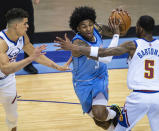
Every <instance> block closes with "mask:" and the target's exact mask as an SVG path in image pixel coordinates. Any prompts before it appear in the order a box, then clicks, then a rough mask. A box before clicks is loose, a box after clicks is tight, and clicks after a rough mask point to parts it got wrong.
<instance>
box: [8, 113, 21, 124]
mask: <svg viewBox="0 0 159 131" xmlns="http://www.w3.org/2000/svg"><path fill="white" fill-rule="evenodd" d="M17 119H18V113H17V112H16V113H8V114H7V120H8V121H9V122H17Z"/></svg>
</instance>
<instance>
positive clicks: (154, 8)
mask: <svg viewBox="0 0 159 131" xmlns="http://www.w3.org/2000/svg"><path fill="white" fill-rule="evenodd" d="M158 5H159V0H40V3H39V4H38V5H34V14H35V32H50V31H67V30H70V28H69V26H68V25H69V24H68V21H69V17H70V15H71V13H72V11H73V9H74V8H75V7H78V6H91V7H93V8H94V9H95V10H96V14H97V22H98V23H103V24H107V19H108V17H109V15H110V13H111V11H112V9H114V8H117V7H122V8H124V9H126V10H127V11H128V12H129V14H130V16H131V18H132V26H135V24H136V21H137V19H138V18H139V17H140V16H141V15H151V16H152V17H154V19H155V21H156V25H158V24H159V16H158V12H159V7H158Z"/></svg>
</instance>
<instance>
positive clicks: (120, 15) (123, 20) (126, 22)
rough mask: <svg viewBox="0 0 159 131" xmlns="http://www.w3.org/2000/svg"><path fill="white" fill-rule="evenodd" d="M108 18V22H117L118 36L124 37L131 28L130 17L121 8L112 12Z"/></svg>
mask: <svg viewBox="0 0 159 131" xmlns="http://www.w3.org/2000/svg"><path fill="white" fill-rule="evenodd" d="M110 18H111V19H110V20H109V21H112V22H113V21H114V19H118V20H119V22H120V24H119V30H120V35H122V36H124V35H125V34H126V33H127V31H128V30H129V28H130V26H131V17H130V16H129V14H128V12H127V11H126V10H124V9H122V8H116V9H114V10H113V11H112V13H111V15H110ZM111 28H112V27H111Z"/></svg>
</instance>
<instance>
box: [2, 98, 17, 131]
mask: <svg viewBox="0 0 159 131" xmlns="http://www.w3.org/2000/svg"><path fill="white" fill-rule="evenodd" d="M15 97H16V96H14V97H13V96H5V103H3V107H4V110H5V112H6V123H7V125H8V128H9V129H10V131H16V126H17V118H18V113H17V100H16V99H15Z"/></svg>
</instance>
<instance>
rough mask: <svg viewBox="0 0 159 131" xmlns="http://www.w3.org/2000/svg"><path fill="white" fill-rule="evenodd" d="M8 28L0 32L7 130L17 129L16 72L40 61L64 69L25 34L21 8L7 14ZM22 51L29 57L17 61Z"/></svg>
mask: <svg viewBox="0 0 159 131" xmlns="http://www.w3.org/2000/svg"><path fill="white" fill-rule="evenodd" d="M6 19H7V29H6V30H3V31H1V32H0V102H1V103H2V104H3V107H4V109H5V112H6V122H7V125H8V127H9V130H10V131H16V130H17V127H16V126H17V117H18V116H17V100H16V81H15V74H14V73H15V72H16V71H18V70H20V69H22V68H24V67H25V66H26V65H28V64H30V63H31V62H32V61H36V62H39V63H41V64H43V65H46V66H48V67H51V68H55V69H58V70H67V69H68V68H67V66H64V67H62V66H59V65H57V64H56V63H54V62H53V61H51V60H50V59H48V58H47V57H45V56H44V54H45V53H44V52H43V51H44V50H45V49H46V46H45V45H42V46H39V47H36V48H35V49H34V47H33V46H32V44H31V43H30V41H29V38H28V36H27V35H26V31H27V28H28V24H27V22H28V14H27V12H25V11H24V10H23V9H20V8H13V9H11V10H9V11H8V12H7V14H6ZM21 49H23V50H24V51H26V52H27V53H28V54H29V55H30V56H29V57H28V58H26V59H24V60H21V61H18V62H16V57H17V55H18V54H19V52H20V50H21Z"/></svg>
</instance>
